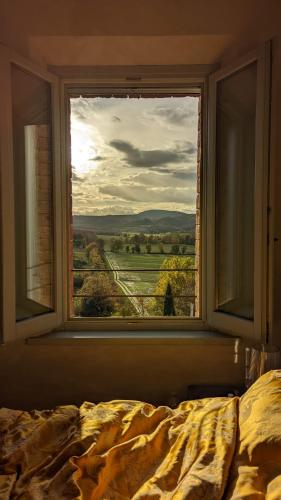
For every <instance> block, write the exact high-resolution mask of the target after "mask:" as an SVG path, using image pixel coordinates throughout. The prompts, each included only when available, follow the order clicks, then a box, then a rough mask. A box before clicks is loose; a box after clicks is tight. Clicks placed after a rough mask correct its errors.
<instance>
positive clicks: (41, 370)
mask: <svg viewBox="0 0 281 500" xmlns="http://www.w3.org/2000/svg"><path fill="white" fill-rule="evenodd" d="M238 361H239V363H238V364H235V363H234V346H233V345H232V346H231V345H217V346H214V345H211V344H205V345H195V346H190V345H187V344H184V343H183V344H181V343H179V342H176V343H174V344H173V343H167V342H165V341H163V342H162V343H149V342H145V341H142V342H140V341H136V342H135V343H132V341H131V342H128V341H127V342H126V341H123V340H121V341H120V343H118V344H117V343H114V344H112V345H110V344H107V343H103V342H100V343H92V344H91V343H87V342H86V343H85V344H84V345H81V344H77V345H73V344H72V345H60V344H59V345H26V344H24V343H23V342H18V343H16V344H7V345H5V346H2V348H1V349H0V379H1V389H0V390H1V404H2V405H4V406H7V407H17V408H34V407H35V408H48V407H52V406H54V405H57V404H70V403H72V404H74V403H75V404H79V403H81V402H82V401H84V400H87V401H93V402H97V401H107V400H111V399H139V400H145V401H149V402H152V403H158V404H164V403H167V402H168V400H169V398H170V397H171V396H172V395H173V394H176V395H177V396H178V397H179V398H182V399H183V400H184V399H186V398H187V386H188V385H189V384H198V383H210V382H212V383H218V384H224V383H233V384H239V383H241V374H242V369H241V363H242V357H241V356H239V358H238ZM1 404H0V406H1Z"/></svg>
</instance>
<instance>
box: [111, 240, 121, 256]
mask: <svg viewBox="0 0 281 500" xmlns="http://www.w3.org/2000/svg"><path fill="white" fill-rule="evenodd" d="M123 246H124V243H123V241H122V240H121V239H120V238H113V239H111V240H110V250H111V252H116V253H118V252H119V251H120V250H122V248H123Z"/></svg>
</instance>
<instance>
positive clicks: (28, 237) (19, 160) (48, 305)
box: [11, 66, 53, 321]
mask: <svg viewBox="0 0 281 500" xmlns="http://www.w3.org/2000/svg"><path fill="white" fill-rule="evenodd" d="M11 78H12V104H13V148H14V190H15V252H16V255H15V258H16V263H15V268H16V319H17V321H18V320H22V319H27V318H30V317H33V316H37V315H39V314H43V313H46V312H49V311H51V310H53V212H52V200H53V193H52V184H53V178H52V131H51V88H50V84H49V83H48V82H45V81H44V80H41V79H40V78H38V77H36V76H34V75H32V74H29V73H27V72H25V71H23V70H21V69H20V68H18V67H17V66H12V75H11Z"/></svg>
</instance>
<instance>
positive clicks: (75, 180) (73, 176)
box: [72, 167, 83, 182]
mask: <svg viewBox="0 0 281 500" xmlns="http://www.w3.org/2000/svg"><path fill="white" fill-rule="evenodd" d="M72 182H83V178H82V177H79V175H77V174H76V172H75V170H74V167H72Z"/></svg>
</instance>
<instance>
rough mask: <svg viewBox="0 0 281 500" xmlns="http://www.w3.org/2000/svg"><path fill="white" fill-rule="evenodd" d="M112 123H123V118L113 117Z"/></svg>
mask: <svg viewBox="0 0 281 500" xmlns="http://www.w3.org/2000/svg"><path fill="white" fill-rule="evenodd" d="M112 121H113V122H121V121H122V120H121V118H119V116H113V117H112Z"/></svg>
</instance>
